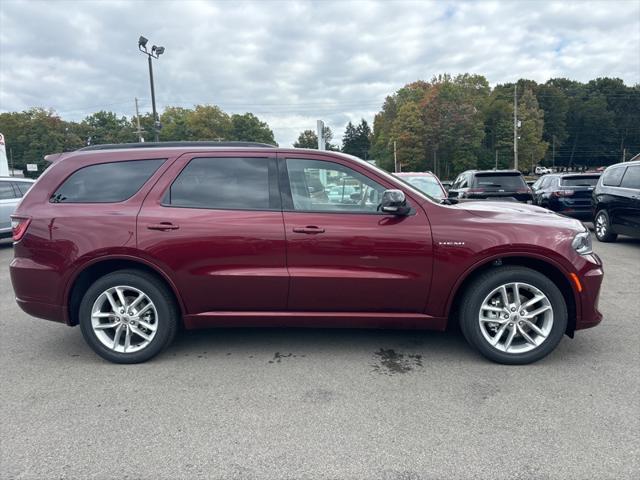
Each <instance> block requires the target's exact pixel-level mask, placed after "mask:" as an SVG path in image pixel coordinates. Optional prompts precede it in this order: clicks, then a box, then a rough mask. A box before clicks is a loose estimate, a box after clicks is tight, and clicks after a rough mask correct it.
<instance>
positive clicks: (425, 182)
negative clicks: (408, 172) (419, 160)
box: [400, 175, 446, 198]
mask: <svg viewBox="0 0 640 480" xmlns="http://www.w3.org/2000/svg"><path fill="white" fill-rule="evenodd" d="M400 179H401V180H404V181H405V182H408V183H410V184H411V185H413V186H414V187H416V188H417V189H418V190H420V191H421V192H424V193H426V194H427V195H429V196H431V197H434V198H445V197H446V194H445V193H444V192H443V191H442V187H441V186H440V184H439V183H438V181H437V180H436V179H435V178H434V177H430V176H427V175H415V176H402V177H400Z"/></svg>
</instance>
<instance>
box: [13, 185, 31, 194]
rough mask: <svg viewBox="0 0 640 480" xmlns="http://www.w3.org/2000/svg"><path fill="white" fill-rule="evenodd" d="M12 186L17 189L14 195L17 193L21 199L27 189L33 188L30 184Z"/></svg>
mask: <svg viewBox="0 0 640 480" xmlns="http://www.w3.org/2000/svg"><path fill="white" fill-rule="evenodd" d="M13 186H14V187H15V188H16V189H17V192H16V193H19V194H20V196H21V197H23V196H25V195H26V194H27V192H28V191H29V189H30V188H31V187H32V186H33V183H31V182H15V183H14V184H13Z"/></svg>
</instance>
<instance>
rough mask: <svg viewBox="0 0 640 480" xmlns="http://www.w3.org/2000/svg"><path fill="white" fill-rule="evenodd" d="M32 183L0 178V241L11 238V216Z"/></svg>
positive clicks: (32, 181)
mask: <svg viewBox="0 0 640 480" xmlns="http://www.w3.org/2000/svg"><path fill="white" fill-rule="evenodd" d="M33 183H34V180H29V179H28V178H20V179H17V178H13V177H2V178H0V239H1V238H9V237H11V214H12V213H13V211H14V210H15V209H16V207H17V206H18V202H19V201H20V200H21V199H22V197H23V196H24V194H25V193H27V190H29V189H30V188H31V186H32V185H33Z"/></svg>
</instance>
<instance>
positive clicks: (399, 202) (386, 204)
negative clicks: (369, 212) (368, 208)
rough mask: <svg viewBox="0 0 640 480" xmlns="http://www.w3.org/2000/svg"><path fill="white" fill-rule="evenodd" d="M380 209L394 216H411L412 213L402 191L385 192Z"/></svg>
mask: <svg viewBox="0 0 640 480" xmlns="http://www.w3.org/2000/svg"><path fill="white" fill-rule="evenodd" d="M378 209H379V210H381V211H382V212H384V213H390V214H392V215H409V212H411V207H409V206H408V205H407V199H406V198H405V196H404V192H403V191H402V190H385V191H384V193H383V194H382V201H381V202H380V206H379V207H378Z"/></svg>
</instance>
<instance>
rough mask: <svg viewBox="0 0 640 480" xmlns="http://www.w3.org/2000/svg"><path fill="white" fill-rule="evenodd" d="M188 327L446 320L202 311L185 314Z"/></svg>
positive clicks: (418, 324) (435, 326)
mask: <svg viewBox="0 0 640 480" xmlns="http://www.w3.org/2000/svg"><path fill="white" fill-rule="evenodd" d="M184 325H185V327H186V328H187V329H196V328H209V327H225V328H228V327H301V328H385V329H386V328H388V329H394V328H396V329H421V330H444V329H445V328H446V326H447V319H446V318H442V317H432V316H430V315H425V314H422V313H396V312H389V313H374V312H286V311H285V312H234V311H230V312H204V313H199V314H196V315H185V316H184Z"/></svg>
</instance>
